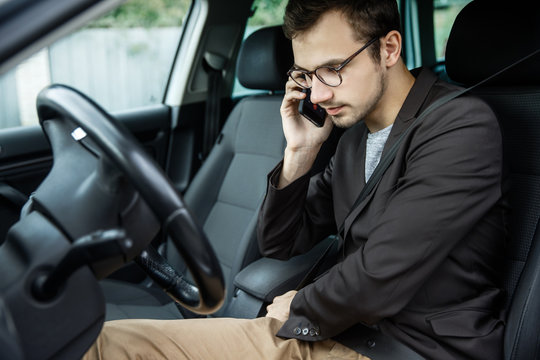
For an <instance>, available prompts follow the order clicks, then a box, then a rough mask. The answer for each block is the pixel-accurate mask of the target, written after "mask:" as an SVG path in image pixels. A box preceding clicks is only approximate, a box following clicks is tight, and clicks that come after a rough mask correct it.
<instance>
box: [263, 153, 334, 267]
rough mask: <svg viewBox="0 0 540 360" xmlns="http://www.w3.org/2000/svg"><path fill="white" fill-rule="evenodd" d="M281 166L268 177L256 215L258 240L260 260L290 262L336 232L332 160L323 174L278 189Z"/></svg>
mask: <svg viewBox="0 0 540 360" xmlns="http://www.w3.org/2000/svg"><path fill="white" fill-rule="evenodd" d="M282 165H283V162H280V163H279V164H278V165H277V166H276V167H275V168H274V170H272V172H270V174H269V175H268V189H267V192H266V197H265V199H264V202H263V204H262V207H261V211H260V212H259V219H258V225H257V239H258V241H259V249H260V251H261V253H262V255H263V256H268V257H273V258H277V259H282V260H285V259H289V258H290V257H292V256H295V255H298V254H302V253H305V252H307V251H308V250H309V249H311V248H312V247H313V246H314V245H316V244H317V243H318V242H320V241H321V240H323V239H324V238H326V237H327V236H329V235H331V234H333V233H334V232H335V231H336V225H335V220H334V212H333V204H332V189H331V184H330V183H331V177H332V168H333V158H332V159H331V160H330V162H329V164H328V165H327V167H326V168H325V170H324V171H322V172H320V173H318V174H316V175H315V176H313V177H311V178H310V173H309V172H308V174H306V175H304V176H302V177H300V178H298V179H296V180H295V181H294V182H293V183H291V184H289V185H288V186H286V187H285V188H283V189H277V187H276V184H277V182H278V179H279V175H280V172H281V168H282Z"/></svg>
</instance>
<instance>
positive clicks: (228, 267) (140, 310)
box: [101, 26, 293, 320]
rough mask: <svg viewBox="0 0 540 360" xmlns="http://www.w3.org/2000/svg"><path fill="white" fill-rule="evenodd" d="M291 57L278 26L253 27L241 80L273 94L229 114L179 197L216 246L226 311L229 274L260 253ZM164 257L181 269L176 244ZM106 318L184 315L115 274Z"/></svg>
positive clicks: (154, 292)
mask: <svg viewBox="0 0 540 360" xmlns="http://www.w3.org/2000/svg"><path fill="white" fill-rule="evenodd" d="M292 63H293V57H292V48H291V43H290V41H289V40H288V39H286V38H285V36H284V35H283V31H282V29H281V27H280V26H274V27H269V28H263V29H260V30H257V31H256V32H254V33H253V34H251V36H249V37H248V38H247V39H246V40H245V41H244V44H243V46H242V48H241V50H240V54H239V58H238V63H237V74H238V79H239V81H240V83H241V84H242V85H243V86H245V87H247V88H251V89H263V90H267V91H269V92H270V93H266V94H263V95H255V96H249V97H246V98H244V99H242V100H241V101H240V102H239V103H238V104H237V105H236V106H235V108H234V109H233V111H232V112H231V114H230V115H229V117H228V118H227V120H226V122H225V125H224V127H223V130H222V132H221V134H220V135H219V137H218V140H217V142H216V144H215V145H214V147H213V149H212V150H211V152H210V154H209V156H208V158H207V159H206V160H205V162H204V163H203V165H202V166H201V168H200V170H199V171H198V173H197V174H196V176H195V177H194V179H193V181H192V183H191V184H190V186H189V188H188V190H187V192H186V194H185V196H184V200H185V202H186V204H187V205H188V207H189V209H190V210H191V212H192V214H193V215H194V217H195V218H196V219H198V220H199V224H200V225H201V226H202V228H203V230H204V231H205V233H206V235H207V237H208V239H209V240H210V242H211V244H212V246H213V247H214V249H215V251H216V254H217V257H218V259H219V262H220V264H221V268H222V270H223V275H224V278H225V282H226V289H227V295H226V300H225V304H224V306H223V307H222V309H221V310H220V311H219V312H218V313H217V314H216V315H217V316H219V315H220V314H224V313H226V310H227V305H228V303H229V301H230V299H231V297H232V296H233V294H234V287H233V279H234V276H235V275H236V274H237V273H238V272H239V271H240V270H241V269H242V268H243V267H245V266H246V265H248V264H249V263H250V262H252V261H253V260H255V259H257V258H259V257H260V255H259V252H258V248H257V245H256V244H257V242H256V239H255V227H256V221H257V213H258V208H259V206H260V204H261V202H262V199H263V197H264V195H265V192H266V175H267V174H268V172H269V171H270V170H271V169H272V168H273V167H274V166H275V165H276V164H277V163H278V162H279V161H280V160H281V158H282V156H283V150H284V148H285V138H284V136H283V130H282V126H281V117H280V113H279V108H280V105H281V101H282V98H283V95H277V94H272V92H273V91H279V90H281V91H283V90H284V88H285V82H286V72H287V70H288V69H289V67H290V66H291V65H292ZM166 258H167V260H168V261H169V263H170V264H171V265H172V266H173V267H174V268H175V269H176V270H177V271H178V272H179V273H183V274H186V268H185V266H184V263H183V261H182V259H181V258H180V256H179V254H178V253H177V251H176V248H175V247H174V246H173V245H172V244H169V245H168V246H167V247H166ZM101 286H102V289H103V291H104V294H105V298H106V302H107V314H106V318H107V320H113V319H123V318H154V319H171V318H173V319H174V318H182V317H186V316H190V315H191V314H190V313H189V312H187V311H183V310H182V311H183V314H182V313H181V312H180V310H179V308H177V306H176V304H175V303H174V302H172V300H171V298H169V297H168V296H167V295H166V294H165V293H164V292H163V291H161V289H158V288H155V287H143V286H140V285H138V284H132V283H128V282H123V281H118V280H104V281H102V282H101Z"/></svg>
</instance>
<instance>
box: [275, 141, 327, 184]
mask: <svg viewBox="0 0 540 360" xmlns="http://www.w3.org/2000/svg"><path fill="white" fill-rule="evenodd" d="M320 148H321V147H320V146H316V147H309V148H307V147H303V148H290V147H286V148H285V154H284V158H283V167H282V169H281V174H280V177H279V184H278V188H279V189H282V188H284V187H285V186H287V185H289V184H290V183H292V182H293V181H295V180H296V179H298V178H300V177H301V176H303V175H305V174H307V172H308V171H309V170H310V169H311V167H312V166H313V163H314V162H315V159H316V158H317V154H318V153H319V150H320Z"/></svg>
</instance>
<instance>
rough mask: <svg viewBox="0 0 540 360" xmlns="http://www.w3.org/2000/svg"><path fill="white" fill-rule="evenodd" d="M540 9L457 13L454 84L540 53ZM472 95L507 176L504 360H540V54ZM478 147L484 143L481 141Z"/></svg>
mask: <svg viewBox="0 0 540 360" xmlns="http://www.w3.org/2000/svg"><path fill="white" fill-rule="evenodd" d="M539 20H540V4H539V3H538V2H527V1H517V2H515V1H514V2H497V1H479V0H475V1H473V2H471V3H470V4H468V5H467V6H466V7H465V8H464V9H463V10H462V11H461V13H460V14H459V15H458V17H457V18H456V21H455V23H454V26H453V28H452V31H451V33H450V38H449V40H448V44H447V50H446V69H447V72H448V75H449V76H450V78H451V79H452V80H453V81H456V82H459V83H462V84H465V85H466V86H470V85H473V84H475V83H477V82H479V81H481V80H483V79H485V78H487V77H488V76H489V75H491V74H494V73H496V72H497V71H499V70H501V69H503V68H505V67H506V66H508V65H510V64H512V63H514V62H516V61H518V60H519V59H522V58H524V57H526V56H528V55H530V54H533V53H534V52H535V51H537V50H538V49H540V21H539ZM473 94H474V95H476V96H479V97H481V98H482V99H484V100H485V101H486V102H487V103H488V104H489V105H490V106H491V107H492V109H493V110H494V111H495V113H496V114H497V117H498V120H499V122H500V125H501V130H502V134H503V150H504V162H505V165H506V168H507V171H508V177H509V180H510V183H509V186H510V188H509V195H510V197H509V202H510V207H511V216H510V229H511V234H510V241H509V243H508V251H507V255H506V256H507V260H506V270H505V273H504V288H505V289H506V291H507V299H506V311H507V316H506V321H507V325H506V330H505V338H504V358H505V359H520V360H523V359H538V358H540V337H539V336H538V327H539V325H540V227H539V221H538V219H539V216H540V161H539V159H540V121H539V120H540V56H539V54H538V53H536V54H535V55H533V56H531V57H529V58H528V59H527V60H525V61H523V62H521V63H519V64H517V65H515V66H513V67H512V68H511V69H509V70H508V71H505V72H504V73H503V74H501V75H500V76H497V77H496V78H494V79H493V80H490V81H489V82H488V83H486V84H483V85H481V86H480V87H478V88H476V89H475V90H474V91H473ZM478 140H479V142H481V139H478Z"/></svg>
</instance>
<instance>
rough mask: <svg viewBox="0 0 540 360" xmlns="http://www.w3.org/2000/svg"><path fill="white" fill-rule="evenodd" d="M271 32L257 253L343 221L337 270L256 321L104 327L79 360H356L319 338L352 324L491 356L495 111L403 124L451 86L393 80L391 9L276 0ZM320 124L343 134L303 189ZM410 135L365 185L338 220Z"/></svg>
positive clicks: (400, 74) (454, 112)
mask: <svg viewBox="0 0 540 360" xmlns="http://www.w3.org/2000/svg"><path fill="white" fill-rule="evenodd" d="M284 29H285V32H286V34H287V35H288V36H289V37H290V38H291V39H292V44H293V51H294V58H295V64H294V66H293V68H292V69H291V71H290V80H289V81H288V82H287V85H286V94H285V97H284V100H283V104H282V107H281V116H282V120H283V130H284V133H285V137H286V139H287V148H286V150H285V156H284V159H283V162H282V163H280V164H279V165H278V166H277V167H276V168H275V169H274V171H272V173H271V174H270V175H269V186H268V193H267V197H266V199H265V202H264V205H263V207H262V209H261V213H260V219H259V242H260V247H261V250H262V251H263V253H264V254H265V255H267V256H273V257H277V258H289V257H291V256H293V255H295V254H299V253H302V252H305V251H307V250H308V249H310V248H311V247H312V246H314V245H315V244H316V243H318V242H319V241H321V240H322V239H324V238H325V237H326V236H328V235H331V234H333V233H335V232H336V229H337V228H338V227H339V225H341V224H342V223H343V222H344V224H345V226H344V231H343V234H342V240H341V242H340V252H341V254H342V256H341V258H340V260H339V262H338V264H336V265H335V266H334V267H332V268H331V269H330V270H329V271H328V272H327V273H326V274H325V275H323V276H321V277H320V278H318V279H317V280H316V281H315V282H314V283H312V284H310V285H308V286H306V287H305V288H303V289H302V290H300V291H298V292H295V291H291V292H288V293H287V294H284V295H283V296H280V297H277V298H276V299H275V300H274V302H273V304H271V305H270V306H269V307H268V315H267V317H266V318H259V319H255V320H239V319H236V320H235V319H203V320H177V321H155V320H125V321H114V322H109V323H107V324H106V325H105V327H104V330H103V331H102V334H101V335H100V338H99V339H98V341H97V342H96V344H95V345H94V347H93V348H92V349H91V350H90V352H89V353H88V357H90V358H92V357H99V356H103V357H106V358H109V357H110V358H115V359H119V358H125V357H128V358H132V357H133V358H134V357H135V356H140V357H141V358H150V357H152V356H163V357H166V358H176V359H180V358H194V359H195V358H196V359H217V358H220V359H223V358H230V359H255V358H257V359H288V358H302V359H326V358H331V359H336V358H347V359H357V358H358V359H362V358H364V357H363V356H362V355H360V354H357V353H356V352H355V351H354V350H351V349H349V348H348V347H345V346H343V345H341V344H340V343H339V342H336V341H335V340H332V339H331V338H333V337H336V336H338V335H340V334H341V336H342V335H343V334H348V337H349V338H353V339H355V338H357V339H359V341H360V340H361V338H360V337H358V336H357V334H355V331H356V327H355V325H357V324H367V325H371V326H373V327H376V328H377V329H379V330H380V331H381V332H382V333H384V334H386V335H387V336H389V337H391V338H393V339H396V340H397V341H400V342H401V343H403V344H405V345H407V346H408V347H410V348H412V349H414V350H415V351H416V352H417V353H419V354H421V355H422V356H424V357H427V358H433V359H487V358H489V359H497V358H500V357H501V356H502V352H501V346H502V333H503V327H504V325H503V321H502V320H501V318H500V316H501V314H500V309H499V307H498V306H499V305H498V300H499V295H500V290H499V289H498V286H499V278H498V274H499V269H498V266H499V264H500V263H501V261H500V258H501V257H502V250H503V246H504V229H503V224H504V218H503V217H504V211H503V206H502V204H501V203H502V200H501V198H502V194H501V167H502V165H501V162H502V160H501V158H502V154H501V138H500V132H499V128H498V125H497V121H496V119H495V117H494V115H493V113H492V112H491V110H490V109H489V108H488V107H487V106H486V105H485V104H484V103H482V102H481V101H480V100H478V99H475V98H472V97H469V96H464V97H460V98H458V99H455V100H452V101H450V102H449V103H447V104H445V105H443V106H441V107H440V108H438V109H437V110H435V111H433V112H432V113H431V114H430V115H429V116H427V117H425V118H424V119H423V120H422V121H421V122H420V123H415V124H414V125H411V124H412V123H413V121H414V119H415V118H416V117H418V116H419V114H421V113H422V111H423V110H424V109H425V108H426V107H428V106H429V105H430V104H432V103H433V102H434V101H436V100H437V99H440V98H441V97H442V96H445V95H446V94H448V93H450V92H453V91H456V89H457V88H456V87H454V86H451V85H449V84H447V83H443V82H441V81H439V80H437V78H436V76H435V75H433V74H432V73H431V72H429V71H428V70H425V69H424V70H420V71H416V72H414V74H412V73H411V72H409V71H408V70H407V68H406V67H405V65H404V63H403V60H402V59H401V57H400V54H401V45H402V39H401V35H400V33H399V15H398V11H397V7H396V2H395V0H364V1H359V0H327V1H308V0H290V2H289V4H288V6H287V10H286V15H285V25H284ZM302 88H310V89H311V101H312V102H313V103H315V104H318V105H319V106H321V107H323V108H325V109H326V111H327V112H328V116H327V118H326V121H325V124H324V126H323V127H321V128H317V127H315V126H314V125H312V124H311V123H310V122H308V121H307V120H306V119H304V118H303V117H302V116H301V115H299V114H298V111H297V108H298V101H299V100H301V99H303V98H304V97H305V94H304V93H302V92H301V90H302ZM334 125H336V126H339V127H345V128H350V129H349V130H348V131H347V132H345V134H344V135H343V137H342V138H341V140H340V144H339V146H338V149H337V151H336V154H335V156H334V157H333V159H332V160H331V162H330V164H329V165H328V167H327V168H326V170H325V171H324V172H323V173H320V174H316V175H314V176H313V177H312V178H311V179H310V175H311V174H310V169H311V166H312V164H313V162H314V159H315V157H316V156H317V154H318V151H319V149H320V147H321V145H322V143H323V142H324V141H325V140H326V139H327V137H328V136H329V134H330V131H331V130H332V127H333V126H334ZM410 126H412V128H411V129H410V131H409V133H408V134H407V136H406V138H405V139H404V141H403V142H402V144H401V146H400V149H399V150H398V152H397V155H396V157H395V159H394V160H393V162H392V164H391V165H390V167H389V168H388V170H387V171H386V172H385V173H384V175H383V177H382V179H381V180H380V181H379V183H378V185H377V186H376V187H375V188H374V190H373V191H372V192H371V193H370V194H369V195H368V197H367V198H366V199H365V200H364V201H363V202H361V203H360V204H359V205H358V207H357V208H356V209H354V210H353V211H352V213H351V214H350V215H348V214H349V211H350V210H351V207H352V205H353V203H354V202H355V199H356V197H357V195H358V194H359V192H360V191H361V189H362V188H363V186H364V185H365V183H366V182H367V181H368V179H369V177H370V176H371V174H372V173H373V170H374V169H375V167H376V165H377V163H378V162H379V160H380V159H381V156H384V155H385V154H386V152H387V151H388V149H389V148H390V147H391V146H392V144H394V143H395V142H396V140H397V138H398V137H399V136H400V134H402V133H403V132H404V131H405V130H406V129H407V128H408V127H410ZM276 335H277V336H276ZM355 336H357V337H355ZM338 339H339V337H338ZM363 341H365V339H364V340H363ZM375 360H376V358H375Z"/></svg>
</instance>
